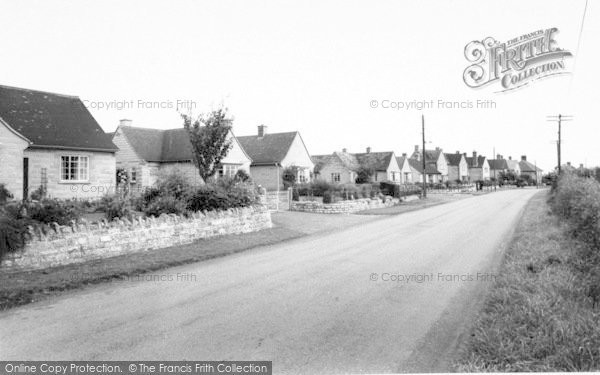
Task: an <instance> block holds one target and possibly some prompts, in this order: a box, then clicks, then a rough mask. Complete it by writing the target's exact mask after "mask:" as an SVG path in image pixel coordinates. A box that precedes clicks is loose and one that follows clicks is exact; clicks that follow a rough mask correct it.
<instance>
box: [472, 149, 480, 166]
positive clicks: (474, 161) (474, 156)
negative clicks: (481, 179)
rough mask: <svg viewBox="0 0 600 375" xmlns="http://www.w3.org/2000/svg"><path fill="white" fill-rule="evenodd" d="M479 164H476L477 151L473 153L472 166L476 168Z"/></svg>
mask: <svg viewBox="0 0 600 375" xmlns="http://www.w3.org/2000/svg"><path fill="white" fill-rule="evenodd" d="M478 164H479V163H478V162H477V151H473V166H474V167H476V166H477V165H478Z"/></svg>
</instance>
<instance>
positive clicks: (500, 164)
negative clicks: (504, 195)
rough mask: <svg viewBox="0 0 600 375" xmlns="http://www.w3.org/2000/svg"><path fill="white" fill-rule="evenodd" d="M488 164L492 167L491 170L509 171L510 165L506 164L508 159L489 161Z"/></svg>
mask: <svg viewBox="0 0 600 375" xmlns="http://www.w3.org/2000/svg"><path fill="white" fill-rule="evenodd" d="M488 164H489V165H490V169H493V170H504V169H508V163H507V162H506V159H489V160H488Z"/></svg>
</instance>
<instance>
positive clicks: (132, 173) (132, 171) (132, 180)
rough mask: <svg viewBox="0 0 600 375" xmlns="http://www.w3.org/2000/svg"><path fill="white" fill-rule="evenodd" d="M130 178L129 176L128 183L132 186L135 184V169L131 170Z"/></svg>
mask: <svg viewBox="0 0 600 375" xmlns="http://www.w3.org/2000/svg"><path fill="white" fill-rule="evenodd" d="M130 176H131V179H130V181H129V182H130V183H132V184H135V183H137V171H136V170H135V169H132V170H131V173H130Z"/></svg>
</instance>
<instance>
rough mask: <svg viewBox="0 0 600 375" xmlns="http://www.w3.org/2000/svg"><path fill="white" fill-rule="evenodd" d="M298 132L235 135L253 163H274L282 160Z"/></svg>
mask: <svg viewBox="0 0 600 375" xmlns="http://www.w3.org/2000/svg"><path fill="white" fill-rule="evenodd" d="M297 134H298V132H288V133H268V134H265V135H264V136H262V137H259V136H258V135H247V136H243V137H237V138H238V141H239V142H240V144H241V145H242V148H243V149H244V150H245V151H246V153H247V154H248V156H250V159H252V164H253V165H257V164H258V165H260V164H263V165H264V164H276V163H280V162H282V161H283V159H284V158H285V156H286V155H287V153H288V151H289V149H290V147H291V146H292V143H293V142H294V139H295V138H296V135H297Z"/></svg>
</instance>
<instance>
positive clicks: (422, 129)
mask: <svg viewBox="0 0 600 375" xmlns="http://www.w3.org/2000/svg"><path fill="white" fill-rule="evenodd" d="M421 131H422V135H423V150H422V151H421V157H422V158H423V198H427V186H426V185H427V174H426V173H425V168H426V167H427V164H426V162H425V115H421Z"/></svg>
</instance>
